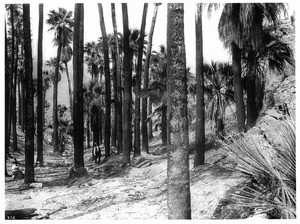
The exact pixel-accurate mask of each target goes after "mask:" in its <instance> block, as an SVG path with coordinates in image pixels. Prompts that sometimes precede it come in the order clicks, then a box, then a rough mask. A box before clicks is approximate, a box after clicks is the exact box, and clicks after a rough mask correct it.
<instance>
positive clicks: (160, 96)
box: [146, 45, 167, 145]
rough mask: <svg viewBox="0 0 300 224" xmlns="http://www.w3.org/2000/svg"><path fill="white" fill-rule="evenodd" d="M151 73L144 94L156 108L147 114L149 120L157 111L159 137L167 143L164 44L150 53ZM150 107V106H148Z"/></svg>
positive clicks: (165, 57) (165, 58) (165, 59)
mask: <svg viewBox="0 0 300 224" xmlns="http://www.w3.org/2000/svg"><path fill="white" fill-rule="evenodd" d="M150 61H151V68H150V71H151V75H152V79H153V81H152V82H151V83H150V86H149V88H148V89H147V90H146V96H148V97H149V102H151V103H153V104H154V105H155V106H156V109H155V110H154V111H153V112H151V114H149V117H148V119H149V120H150V119H151V117H152V115H153V114H155V113H158V115H159V116H160V117H161V139H162V143H163V144H165V145H166V144H167V84H166V83H167V54H166V52H165V46H164V45H160V51H159V52H156V51H153V52H152V54H151V60H150ZM150 107H152V106H150Z"/></svg>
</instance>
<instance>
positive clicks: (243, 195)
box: [227, 120, 296, 218]
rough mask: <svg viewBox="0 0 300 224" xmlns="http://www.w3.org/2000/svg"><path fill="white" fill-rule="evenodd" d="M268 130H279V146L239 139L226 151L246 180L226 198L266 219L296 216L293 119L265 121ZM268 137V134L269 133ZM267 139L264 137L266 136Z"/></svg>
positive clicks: (272, 143)
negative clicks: (266, 217) (261, 214)
mask: <svg viewBox="0 0 300 224" xmlns="http://www.w3.org/2000/svg"><path fill="white" fill-rule="evenodd" d="M268 125H269V127H270V129H269V130H278V129H280V130H281V134H280V135H278V134H276V133H271V134H273V135H276V138H277V140H278V141H276V142H280V144H276V143H274V142H273V141H272V140H271V139H267V142H265V143H263V142H258V141H257V139H255V140H254V139H247V138H242V139H239V140H237V141H235V142H234V143H232V144H231V145H229V146H228V147H227V148H228V151H229V153H230V155H231V156H232V157H233V158H235V160H236V162H237V163H238V165H237V167H236V168H237V170H239V171H240V172H242V173H243V174H244V175H245V176H247V177H248V180H249V181H247V182H245V183H243V184H242V185H239V186H238V188H236V189H235V192H234V193H233V194H230V195H229V196H228V197H229V198H228V199H229V200H230V201H231V202H232V203H233V204H234V205H235V206H238V207H240V208H241V207H242V208H251V209H254V211H255V212H256V213H266V214H267V215H268V217H269V218H295V217H296V157H295V156H296V133H295V123H294V121H292V120H284V121H280V122H279V121H276V122H268ZM268 134H269V135H270V133H268ZM265 138H267V137H265Z"/></svg>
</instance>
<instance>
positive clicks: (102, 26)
mask: <svg viewBox="0 0 300 224" xmlns="http://www.w3.org/2000/svg"><path fill="white" fill-rule="evenodd" d="M98 10H99V19H100V29H101V33H102V41H103V51H104V73H105V106H106V110H105V132H104V147H105V158H108V157H109V156H110V130H111V127H110V125H111V124H110V113H111V93H110V71H109V52H108V51H109V49H108V42H107V35H106V28H105V22H104V16H103V8H102V4H101V3H98Z"/></svg>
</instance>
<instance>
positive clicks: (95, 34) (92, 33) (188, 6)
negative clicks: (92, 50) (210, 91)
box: [6, 0, 295, 72]
mask: <svg viewBox="0 0 300 224" xmlns="http://www.w3.org/2000/svg"><path fill="white" fill-rule="evenodd" d="M29 2H31V3H30V4H31V9H30V10H31V21H32V24H31V25H32V27H31V29H32V35H33V43H32V46H33V54H34V55H36V54H37V49H36V46H37V31H38V2H40V1H38V2H37V1H29ZM115 2H117V3H116V4H115V5H116V15H117V25H118V32H123V27H122V10H121V1H115ZM127 2H128V13H129V26H130V28H138V29H139V28H140V24H141V19H142V11H143V4H144V3H143V2H142V1H132V0H131V1H127ZM6 3H7V1H6ZM8 3H9V1H8ZM102 4H103V10H104V19H105V25H106V30H107V33H111V32H113V29H112V21H111V6H110V2H109V3H107V2H106V3H102ZM293 5H295V4H291V3H290V10H293ZM59 6H60V7H64V8H66V9H67V10H72V11H74V2H72V1H57V0H52V1H45V2H44V40H43V41H44V43H43V46H44V59H45V60H47V59H49V58H50V57H55V56H56V47H54V46H53V42H52V40H53V36H54V34H53V33H50V32H48V29H49V26H48V25H46V23H45V20H46V19H47V18H48V13H49V11H50V10H52V9H54V10H58V7H59ZM184 7H185V8H184V10H185V11H184V13H185V44H186V57H187V66H190V67H191V71H192V72H194V71H195V54H196V53H195V45H196V44H195V9H196V6H195V1H186V2H185V3H184ZM153 9H154V5H153V3H149V5H148V13H147V22H146V33H149V31H150V25H151V19H152V14H153ZM84 11H85V15H84V16H85V17H84V22H85V25H84V41H85V42H87V41H92V40H94V41H96V40H97V39H98V38H99V37H100V36H101V31H100V24H99V12H98V7H97V1H94V0H91V1H84ZM206 11H207V10H206V9H205V10H204V14H203V47H204V49H203V51H204V61H205V62H208V63H209V62H210V61H211V60H215V61H230V55H229V53H228V50H226V49H224V47H223V45H222V43H221V42H220V40H219V38H218V32H217V26H218V21H219V18H220V14H221V10H218V11H216V12H213V13H212V17H211V18H210V19H209V18H208V16H207V13H206ZM166 27H167V3H166V2H165V1H163V4H162V5H161V6H160V7H159V10H158V15H157V21H156V26H155V31H154V37H153V48H152V50H158V49H159V48H158V46H159V45H160V44H166V33H167V31H166Z"/></svg>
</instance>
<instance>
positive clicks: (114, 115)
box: [111, 50, 118, 147]
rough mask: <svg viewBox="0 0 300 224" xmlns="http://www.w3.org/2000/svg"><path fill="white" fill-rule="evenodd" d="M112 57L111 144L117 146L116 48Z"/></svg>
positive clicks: (112, 52)
mask: <svg viewBox="0 0 300 224" xmlns="http://www.w3.org/2000/svg"><path fill="white" fill-rule="evenodd" d="M111 57H112V67H113V72H112V73H113V77H112V83H113V92H112V93H113V95H112V97H113V99H114V100H113V108H112V122H111V146H112V147H116V146H117V128H118V127H117V125H118V108H117V107H118V90H117V86H118V84H117V69H118V68H117V63H116V52H115V51H114V50H112V51H111Z"/></svg>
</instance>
